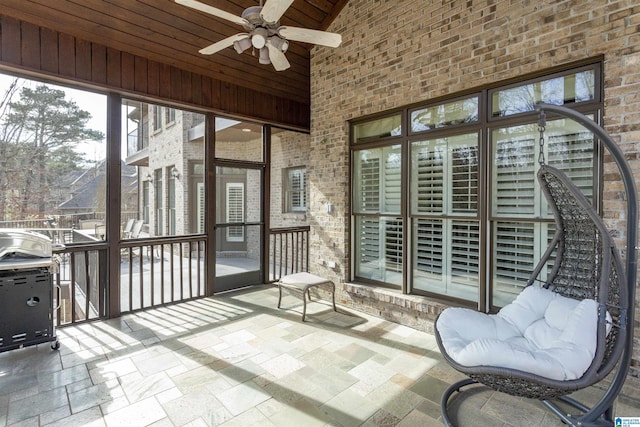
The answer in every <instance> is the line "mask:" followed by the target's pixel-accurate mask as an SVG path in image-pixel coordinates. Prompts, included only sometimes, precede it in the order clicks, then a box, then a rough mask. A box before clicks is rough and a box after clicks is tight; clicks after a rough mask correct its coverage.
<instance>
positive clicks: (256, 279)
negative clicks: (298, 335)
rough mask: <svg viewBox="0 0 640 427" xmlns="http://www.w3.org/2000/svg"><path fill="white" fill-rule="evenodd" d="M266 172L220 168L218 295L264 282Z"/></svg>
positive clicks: (217, 205) (217, 172) (218, 191)
mask: <svg viewBox="0 0 640 427" xmlns="http://www.w3.org/2000/svg"><path fill="white" fill-rule="evenodd" d="M262 187H263V186H262V169H251V168H243V167H236V166H234V167H220V166H219V167H217V168H216V197H217V200H216V284H215V292H223V291H228V290H231V289H236V288H240V287H244V286H247V285H255V284H261V283H263V272H262V256H263V255H262V236H263V227H264V223H263V215H262V193H263V191H262Z"/></svg>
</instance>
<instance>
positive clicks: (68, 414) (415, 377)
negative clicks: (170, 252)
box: [0, 286, 640, 427]
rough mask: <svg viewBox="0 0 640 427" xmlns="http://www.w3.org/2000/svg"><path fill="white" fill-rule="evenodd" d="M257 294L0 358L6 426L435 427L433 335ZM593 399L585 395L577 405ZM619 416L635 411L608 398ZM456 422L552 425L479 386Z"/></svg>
mask: <svg viewBox="0 0 640 427" xmlns="http://www.w3.org/2000/svg"><path fill="white" fill-rule="evenodd" d="M277 298H278V293H277V289H276V288H274V287H270V286H259V287H255V288H251V289H247V290H244V291H238V292H233V293H227V294H225V295H223V296H216V297H214V298H205V299H200V300H195V301H191V302H186V303H181V304H177V305H172V306H168V307H163V308H157V309H153V310H148V311H141V312H136V313H133V314H128V315H125V316H123V317H121V318H119V319H114V320H109V321H101V322H94V323H87V324H82V325H77V326H72V327H65V328H60V329H59V330H58V331H57V333H58V338H59V340H60V344H61V347H60V350H59V351H52V350H51V348H50V345H49V343H46V344H40V345H38V346H32V347H27V348H24V349H19V350H14V351H9V352H5V353H2V354H0V427H4V426H43V425H47V426H65V427H70V426H109V427H113V426H146V425H153V426H158V427H159V426H213V425H216V426H217V425H222V426H228V427H231V426H253V425H255V426H292V427H307V426H396V425H397V426H411V427H413V426H438V425H442V422H441V419H440V403H439V402H440V396H441V394H442V391H443V390H444V389H445V388H446V387H447V386H448V384H450V383H451V382H452V381H454V380H457V379H459V378H462V377H461V375H460V374H458V373H456V372H455V371H453V370H452V369H451V368H449V367H448V366H447V365H446V363H444V362H443V360H442V358H441V356H440V354H439V352H438V350H437V346H436V343H435V339H434V337H433V336H432V335H430V334H427V333H424V332H420V331H417V330H414V329H411V328H408V327H405V326H401V325H398V324H395V323H391V322H388V321H384V320H381V319H377V318H375V317H371V316H368V315H365V314H362V313H359V312H355V311H352V310H347V309H345V308H341V307H339V313H335V312H333V310H332V309H331V306H330V303H329V302H326V301H314V303H310V304H309V305H308V315H307V322H305V323H302V322H301V321H300V317H301V308H302V302H301V300H300V298H299V297H297V296H293V295H288V294H285V296H284V297H283V308H284V309H283V310H278V309H276V305H277ZM598 392H599V390H598V389H596V388H592V389H590V390H587V391H586V392H585V393H583V394H584V395H585V396H586V399H587V400H588V399H589V398H591V397H592V396H593V395H596V394H597V393H598ZM616 415H619V416H640V405H638V404H637V402H636V403H634V402H630V401H629V402H619V403H618V404H617V406H616ZM452 416H453V418H454V419H455V420H456V421H457V422H459V424H460V425H462V426H474V427H477V426H562V425H563V424H562V423H560V422H559V421H558V420H557V419H556V418H555V417H553V416H552V415H551V414H550V413H548V412H547V411H546V410H545V409H544V408H543V406H542V405H541V404H539V403H538V402H534V401H529V400H526V399H518V398H513V397H509V396H506V395H504V394H501V393H494V392H491V391H490V390H488V389H486V388H484V387H480V386H476V387H473V388H471V389H470V390H469V392H468V393H466V394H465V398H464V399H458V400H457V401H456V403H455V404H454V405H453V411H452Z"/></svg>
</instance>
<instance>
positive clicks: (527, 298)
mask: <svg viewBox="0 0 640 427" xmlns="http://www.w3.org/2000/svg"><path fill="white" fill-rule="evenodd" d="M538 108H539V110H540V111H541V120H540V135H541V136H540V145H541V152H540V159H541V160H540V163H541V166H540V170H539V172H538V181H539V183H540V185H541V188H542V190H543V193H544V194H545V196H546V198H547V200H548V202H549V205H550V207H551V209H552V211H553V214H554V218H555V235H554V237H553V239H552V241H551V244H550V245H549V248H548V249H547V250H546V252H545V253H544V254H543V256H542V258H541V259H540V261H539V263H538V264H537V266H536V268H535V269H534V271H533V273H532V275H531V277H530V279H529V281H528V282H527V284H526V287H525V288H524V290H523V291H522V292H521V294H520V295H519V296H518V297H517V298H516V299H515V301H514V302H512V303H511V304H509V305H507V306H505V307H503V308H502V309H501V310H500V311H499V312H498V313H497V314H485V313H479V312H477V311H474V310H470V309H464V308H457V307H452V308H448V309H446V310H444V311H443V312H442V313H441V314H440V315H439V316H438V318H437V319H436V322H435V332H436V339H437V343H438V346H439V348H440V350H441V353H442V355H443V357H444V359H445V361H447V362H448V363H449V364H450V365H451V366H452V367H453V368H455V369H456V370H458V371H460V372H462V373H464V374H466V375H467V376H468V377H469V378H468V379H464V380H461V381H458V382H457V383H455V384H453V385H452V386H451V387H449V389H447V390H446V391H445V393H444V394H443V396H442V417H443V421H444V423H445V424H446V425H452V422H451V419H450V417H449V414H448V411H447V407H448V404H449V399H450V398H451V396H452V395H453V394H454V393H456V392H461V391H462V390H461V389H462V387H465V386H467V385H471V384H475V383H482V384H484V385H486V386H488V387H490V388H492V389H494V390H496V391H499V392H504V393H507V394H510V395H514V396H521V397H527V398H534V399H539V400H542V401H543V402H544V404H545V405H546V406H547V407H548V408H549V409H551V411H552V412H554V413H555V414H556V415H557V416H558V417H560V418H561V420H562V421H563V422H564V423H565V424H569V425H572V426H578V425H581V426H585V425H613V421H612V420H613V418H612V416H613V414H612V413H613V403H614V401H615V398H616V397H617V395H618V393H619V392H620V390H621V388H622V385H623V383H624V380H625V378H626V374H627V371H628V368H629V365H630V360H631V351H632V347H633V301H634V298H635V270H636V252H635V250H636V249H635V240H636V233H637V231H636V228H637V225H636V222H637V219H636V217H637V212H636V211H637V202H636V192H635V191H636V190H635V185H634V183H633V175H632V174H631V172H630V169H629V167H628V164H627V163H626V161H625V160H624V156H623V155H622V153H621V152H620V150H619V148H618V147H617V146H615V143H613V141H612V140H611V138H610V137H609V136H608V135H607V134H606V133H605V132H604V131H603V130H602V129H601V128H600V127H599V126H597V125H596V124H595V122H593V121H591V120H590V119H588V118H586V117H584V116H582V115H580V114H579V113H575V112H573V111H571V110H568V111H566V110H567V109H566V108H564V107H556V106H539V107H538ZM545 110H546V111H553V112H556V113H558V114H561V115H567V116H570V117H572V118H574V119H575V120H576V121H579V122H580V123H581V124H583V125H584V126H585V127H587V128H589V129H591V130H592V131H593V132H594V133H595V134H596V135H597V136H598V137H600V139H601V140H602V141H603V142H604V143H605V145H606V146H607V148H609V151H610V152H611V154H612V155H613V157H614V160H615V161H616V162H617V163H618V166H619V168H620V170H621V172H622V177H623V182H624V184H625V189H626V191H627V198H628V199H627V203H628V217H627V220H628V229H627V248H626V256H627V260H626V261H627V263H626V265H627V268H626V271H625V269H624V268H623V263H622V260H621V257H620V254H619V252H618V250H617V248H616V246H615V243H614V241H613V238H612V237H611V236H610V233H609V231H608V230H607V228H606V227H605V225H604V223H603V221H602V220H601V218H600V216H599V215H598V212H597V211H596V210H595V209H594V208H593V207H592V204H591V203H590V202H589V201H588V200H587V199H586V197H585V196H584V195H583V194H582V193H581V191H580V190H579V189H578V188H577V187H576V186H575V185H574V184H573V183H572V182H571V180H570V179H569V178H568V177H567V176H566V175H565V174H564V173H563V172H561V171H560V170H558V169H556V168H554V167H551V166H548V165H546V164H544V155H543V151H542V146H543V145H544V134H543V132H544V123H545V121H544V111H545ZM543 271H546V272H547V277H546V279H545V281H544V282H543V283H542V284H541V285H539V284H538V283H537V281H538V277H539V276H540V273H542V272H543ZM616 367H617V370H616V373H615V375H613V378H612V379H611V382H610V384H608V389H607V391H606V392H605V393H604V394H603V396H602V398H601V399H600V401H599V402H597V403H596V404H595V405H593V406H592V407H591V408H589V407H587V406H586V405H584V404H582V403H580V402H578V401H576V400H574V399H573V398H571V397H568V396H567V395H568V394H570V393H572V392H574V391H577V390H580V389H583V388H585V387H588V386H591V385H593V384H595V383H597V382H599V381H601V380H602V379H603V378H605V377H606V376H607V375H609V374H610V373H611V372H612V371H613V370H614V368H616ZM458 398H459V396H458ZM552 399H555V400H559V401H561V402H564V403H565V404H568V405H569V406H570V407H573V408H575V409H577V410H578V411H579V414H577V415H576V414H568V413H567V410H566V409H561V408H560V407H559V406H558V405H557V404H556V403H555V402H553V401H552Z"/></svg>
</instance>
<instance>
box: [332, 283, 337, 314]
mask: <svg viewBox="0 0 640 427" xmlns="http://www.w3.org/2000/svg"><path fill="white" fill-rule="evenodd" d="M332 285H333V286H332V287H333V290H332V291H331V302H332V303H333V311H335V312H336V313H337V312H338V310H337V309H336V285H335V284H334V283H332Z"/></svg>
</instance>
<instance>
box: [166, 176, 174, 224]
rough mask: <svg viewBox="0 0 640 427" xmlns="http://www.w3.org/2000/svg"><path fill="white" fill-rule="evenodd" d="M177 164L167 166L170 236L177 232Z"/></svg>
mask: <svg viewBox="0 0 640 427" xmlns="http://www.w3.org/2000/svg"><path fill="white" fill-rule="evenodd" d="M174 170H176V169H175V166H171V167H169V168H167V170H166V172H167V220H168V222H169V223H168V224H167V225H168V231H169V235H170V236H174V235H175V234H176V175H175V173H173V171H174Z"/></svg>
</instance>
